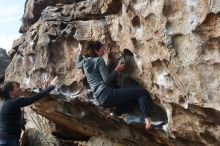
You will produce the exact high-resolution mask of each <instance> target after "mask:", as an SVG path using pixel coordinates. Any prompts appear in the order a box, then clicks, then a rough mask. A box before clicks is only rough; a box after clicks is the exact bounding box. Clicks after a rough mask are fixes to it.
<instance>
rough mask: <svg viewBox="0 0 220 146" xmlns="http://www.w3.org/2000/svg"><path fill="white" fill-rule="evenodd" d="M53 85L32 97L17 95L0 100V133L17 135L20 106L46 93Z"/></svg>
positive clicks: (19, 121) (18, 131)
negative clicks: (13, 97) (16, 96)
mask: <svg viewBox="0 0 220 146" xmlns="http://www.w3.org/2000/svg"><path fill="white" fill-rule="evenodd" d="M54 88H55V87H54V86H50V87H48V88H47V89H45V90H43V91H41V92H40V93H38V94H36V95H34V96H32V97H18V98H15V99H12V98H10V99H7V100H4V101H1V102H0V135H2V134H3V135H5V134H6V135H17V136H20V133H21V107H25V106H28V105H30V104H32V103H34V102H35V101H37V100H39V99H40V98H42V97H43V96H45V95H46V94H48V93H49V92H50V91H51V90H53V89H54Z"/></svg>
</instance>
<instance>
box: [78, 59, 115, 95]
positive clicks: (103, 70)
mask: <svg viewBox="0 0 220 146" xmlns="http://www.w3.org/2000/svg"><path fill="white" fill-rule="evenodd" d="M76 67H77V68H78V69H83V70H84V71H85V75H86V78H87V81H88V83H89V85H90V87H91V89H92V91H93V94H94V96H95V97H96V98H97V97H99V95H100V93H101V92H102V91H103V90H104V89H105V88H106V87H107V86H108V84H109V83H110V82H111V81H112V80H113V79H114V78H115V77H116V76H117V72H116V71H112V72H111V73H109V72H108V69H107V66H106V64H105V61H104V59H103V58H102V57H88V58H83V56H82V55H79V56H78V57H77V60H76Z"/></svg>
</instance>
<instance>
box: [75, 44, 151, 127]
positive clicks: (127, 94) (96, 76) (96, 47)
mask: <svg viewBox="0 0 220 146" xmlns="http://www.w3.org/2000/svg"><path fill="white" fill-rule="evenodd" d="M104 49H105V48H104V46H103V45H102V44H101V43H100V42H89V44H88V48H87V49H85V50H84V49H83V48H82V45H81V44H80V43H79V54H78V57H77V60H76V67H77V68H78V69H83V70H84V72H85V75H86V78H87V81H88V83H89V85H90V87H91V89H92V91H93V95H94V96H95V98H97V99H98V101H99V103H100V105H101V106H102V107H107V108H110V107H120V106H125V105H127V104H130V103H132V102H133V103H134V102H138V104H139V107H140V109H141V111H142V114H143V115H144V119H145V127H146V129H150V128H151V127H152V121H151V118H150V115H149V114H150V113H149V110H150V101H151V99H150V96H149V94H148V93H147V91H146V90H144V89H142V88H112V87H110V86H109V83H110V82H111V81H112V80H113V79H115V78H116V77H117V74H118V73H120V72H123V71H124V69H125V64H123V63H119V64H118V65H117V66H116V67H115V69H114V70H113V71H112V72H111V73H109V72H108V69H107V66H106V64H105V61H104V59H103V58H102V56H103V55H104V54H105V51H104Z"/></svg>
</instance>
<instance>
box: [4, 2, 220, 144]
mask: <svg viewBox="0 0 220 146" xmlns="http://www.w3.org/2000/svg"><path fill="white" fill-rule="evenodd" d="M219 11H220V2H219V1H218V0H178V1H177V0H160V1H157V0H95V1H89V0H81V1H80V0H79V1H77V0H76V1H70V0H69V1H68V0H63V1H61V0H56V1H40V0H37V1H33V0H27V1H26V7H25V12H24V17H23V20H24V21H23V25H22V27H21V29H20V31H21V32H23V34H24V35H23V36H22V37H20V38H19V39H18V40H17V41H15V43H14V45H13V46H14V47H13V51H12V53H11V54H10V56H11V58H13V59H12V63H11V64H10V65H9V67H8V69H7V72H6V79H7V80H16V81H19V82H21V85H22V87H23V88H37V87H39V86H41V85H42V83H43V82H44V81H45V80H46V79H50V78H52V77H54V76H55V75H58V76H59V85H58V87H57V91H56V92H57V93H56V94H57V95H58V96H59V97H62V98H65V102H67V101H68V102H69V103H68V102H67V103H68V104H66V105H65V106H64V105H63V104H62V106H61V105H59V104H61V103H60V102H59V101H56V100H53V104H49V105H48V102H49V101H50V100H49V101H47V100H46V99H45V100H42V101H41V102H40V103H41V106H35V110H36V111H38V112H39V113H41V114H42V115H44V116H45V117H47V118H48V119H49V120H51V121H53V122H55V123H56V124H57V125H59V126H64V125H65V126H66V128H67V130H68V128H69V129H74V130H72V132H73V131H75V132H78V133H80V134H82V135H85V136H89V137H92V136H96V137H99V136H104V137H108V138H109V139H112V141H114V140H116V141H117V140H118V141H119V144H120V142H125V141H124V140H123V136H125V135H126V134H127V133H129V132H128V131H126V130H125V129H123V128H122V127H123V126H122V127H120V128H118V129H117V128H116V129H114V130H113V133H114V134H112V133H111V134H110V133H109V132H107V131H108V130H106V129H103V128H100V129H101V131H100V130H98V128H97V127H94V125H95V124H96V123H95V122H94V123H93V122H92V120H91V119H90V120H87V121H86V122H87V124H85V123H83V122H82V121H84V120H80V119H79V120H76V119H77V117H78V116H79V115H77V114H75V113H74V112H73V113H72V112H70V113H71V114H70V115H69V114H68V113H69V110H70V109H71V108H74V105H71V101H72V100H73V101H74V100H75V99H76V97H78V98H83V101H82V107H81V106H80V105H77V107H78V108H79V111H78V112H79V113H81V112H83V110H82V111H80V110H81V108H83V107H84V106H83V105H84V104H87V102H86V101H84V98H86V97H88V95H90V92H89V87H88V85H87V83H86V79H85V75H84V74H83V71H81V70H77V69H76V68H75V60H76V56H77V51H78V49H77V47H78V43H79V42H82V44H83V47H85V48H86V45H87V42H88V41H91V40H93V41H100V42H102V43H103V44H105V45H106V47H107V55H106V56H104V59H105V60H106V63H109V62H116V61H117V59H118V58H119V57H120V56H121V55H122V54H123V52H124V49H125V48H126V50H128V51H127V52H129V54H131V55H130V56H131V57H130V59H128V61H130V62H132V63H127V68H128V69H127V70H126V73H125V74H126V77H129V79H132V81H133V80H135V81H136V82H137V83H138V84H139V85H141V86H143V87H144V88H145V89H147V90H148V91H149V93H150V94H151V96H152V98H153V100H154V102H155V103H157V104H158V105H160V107H161V109H164V111H165V112H166V116H167V119H168V124H167V125H165V126H164V128H163V129H164V130H163V131H164V132H160V131H158V133H157V135H154V134H152V133H153V132H152V131H151V132H149V133H150V135H153V136H149V135H145V134H143V133H142V132H138V130H137V131H136V132H137V133H135V134H134V135H132V136H137V137H139V136H140V137H141V138H140V139H138V138H137V137H136V138H131V137H132V136H131V135H130V136H128V139H129V140H130V142H131V145H132V142H133V144H134V145H135V144H136V145H144V143H149V142H150V141H151V142H152V145H153V144H155V145H195V146H198V145H219V143H220V140H219V139H220V133H219V130H220V84H219V83H220V78H219V76H220V15H219ZM121 76H122V78H119V79H118V81H116V82H118V83H119V84H120V85H128V82H129V81H128V80H124V79H125V78H126V77H125V78H123V75H121ZM129 83H130V82H129ZM51 100H52V99H51ZM43 101H44V102H43ZM80 101H81V100H80ZM56 104H57V107H55V105H56ZM36 105H37V104H36ZM92 105H93V104H92ZM92 105H91V107H93V106H92ZM48 107H50V108H51V109H53V110H49V109H50V108H48ZM45 109H46V110H45ZM58 109H63V110H64V109H65V110H66V111H64V113H67V114H66V115H65V114H64V117H60V116H59V114H58V113H59V112H58V113H57V111H59V110H58ZM89 109H90V108H89ZM92 109H96V108H95V107H93V108H91V110H92ZM98 109H99V108H98ZM99 110H100V109H99ZM51 112H52V113H51ZM91 112H92V111H91ZM96 112H98V111H96ZM96 112H95V113H96ZM47 113H50V114H47ZM98 113H99V112H98ZM155 114H157V112H156V113H155ZM75 116H76V117H75ZM67 117H68V118H67ZM65 118H67V119H71V120H73V121H74V120H75V122H73V121H72V122H71V123H72V125H70V124H66V121H68V120H67V119H66V120H64V119H65ZM95 120H97V119H95ZM81 122H82V123H83V124H80V126H76V125H78V124H79V123H81ZM84 122H85V121H84ZM106 122H107V121H105V120H103V124H106ZM77 123H78V124H77ZM92 123H93V124H92ZM116 123H117V124H122V125H123V123H121V122H120V121H118V122H115V123H114V124H116ZM114 124H113V125H112V126H114ZM117 124H116V125H117ZM74 125H75V126H74ZM83 125H86V126H87V128H88V129H89V130H88V131H90V133H89V134H86V133H87V132H86V131H87V130H86V129H84V128H82V127H83ZM65 126H64V127H65ZM71 126H73V127H72V128H71ZM77 128H78V129H77ZM130 128H131V127H130V126H128V129H130ZM93 129H94V131H99V132H93ZM137 129H138V128H137ZM156 132H157V131H156ZM116 133H117V134H118V135H117V136H114V135H116ZM122 133H123V134H122ZM120 136H121V137H120ZM125 137H126V136H125ZM90 143H92V142H90ZM149 145H150V144H149Z"/></svg>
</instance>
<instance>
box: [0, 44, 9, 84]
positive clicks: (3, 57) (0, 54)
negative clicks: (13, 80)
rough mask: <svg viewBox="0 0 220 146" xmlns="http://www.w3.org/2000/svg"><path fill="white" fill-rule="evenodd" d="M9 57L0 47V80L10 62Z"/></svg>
mask: <svg viewBox="0 0 220 146" xmlns="http://www.w3.org/2000/svg"><path fill="white" fill-rule="evenodd" d="M10 61H11V60H10V58H9V56H8V55H7V53H6V50H4V49H2V48H0V68H1V70H0V80H1V81H3V78H4V77H5V70H6V68H7V67H8V65H9V63H10Z"/></svg>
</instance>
